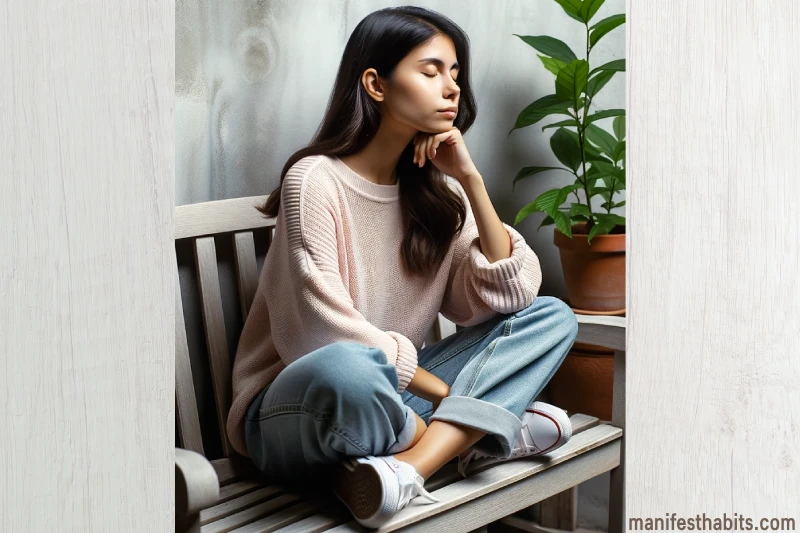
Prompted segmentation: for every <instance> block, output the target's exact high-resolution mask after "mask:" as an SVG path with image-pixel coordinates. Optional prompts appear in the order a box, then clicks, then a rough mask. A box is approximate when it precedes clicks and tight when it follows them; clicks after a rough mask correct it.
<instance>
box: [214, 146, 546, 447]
mask: <svg viewBox="0 0 800 533" xmlns="http://www.w3.org/2000/svg"><path fill="white" fill-rule="evenodd" d="M447 180H448V183H450V184H451V186H452V187H453V188H454V190H456V191H457V192H458V193H459V194H460V195H461V196H462V197H463V198H464V201H465V204H466V205H467V219H466V223H465V225H464V229H463V231H462V232H461V234H460V236H459V237H457V238H456V239H454V240H453V244H452V245H451V247H450V251H449V252H448V255H447V256H446V258H445V260H444V261H443V262H442V264H441V266H440V267H439V269H438V270H437V271H436V273H435V274H433V275H432V276H430V277H428V278H427V279H415V278H411V277H408V276H406V274H405V273H404V271H403V268H402V266H401V262H400V245H401V242H402V240H403V228H402V224H401V221H402V219H401V210H400V202H399V201H398V199H399V187H400V186H399V185H378V184H376V183H373V182H371V181H369V180H367V179H366V178H364V177H362V176H360V175H359V174H357V173H356V172H355V171H353V170H351V169H350V167H348V166H347V165H345V164H344V162H342V161H341V160H340V159H338V158H332V157H328V156H324V155H317V156H309V157H305V158H303V159H301V160H300V161H298V162H297V163H296V164H294V165H293V166H292V168H291V169H290V170H289V172H288V173H287V174H286V177H285V179H284V183H283V187H282V189H281V207H280V210H279V213H278V218H277V222H276V227H275V238H274V239H273V242H272V244H271V245H270V248H269V251H268V253H267V256H266V259H265V262H264V267H263V270H262V272H261V276H260V279H259V282H258V289H257V292H256V295H255V299H254V300H253V304H252V307H251V309H250V312H249V314H248V315H247V319H246V320H245V324H244V329H243V331H242V335H241V338H240V340H239V345H238V348H237V351H236V359H235V361H234V364H233V375H232V379H233V402H232V405H231V410H230V413H229V414H228V422H227V428H226V429H227V432H228V437H229V438H230V441H231V445H232V446H233V448H234V449H235V450H236V451H237V452H239V453H240V454H242V455H245V456H247V448H246V446H245V437H244V417H245V414H246V412H247V408H248V406H249V405H250V402H252V400H253V399H254V398H255V397H256V396H257V395H258V393H259V392H260V391H261V390H262V389H263V388H264V387H266V386H267V385H268V384H269V383H271V382H272V381H273V380H274V379H275V378H276V376H277V375H278V373H280V371H281V370H283V369H284V368H285V367H286V366H287V365H289V364H290V363H292V361H296V360H297V359H299V358H300V357H302V356H303V355H305V354H307V353H309V352H312V351H314V350H316V349H317V348H320V347H322V346H325V345H328V344H331V343H335V342H339V341H351V342H358V343H360V344H363V345H365V346H373V347H378V348H380V349H381V350H383V351H384V352H385V353H386V359H387V361H388V362H389V363H391V364H393V365H394V366H395V367H396V369H397V376H398V382H399V386H398V391H397V392H398V393H401V392H403V391H404V390H405V389H406V386H407V385H408V382H409V381H411V378H412V377H413V376H414V373H415V371H416V368H417V350H419V349H420V348H421V347H422V344H423V342H424V339H425V335H426V333H427V332H428V331H429V330H430V328H431V326H432V325H433V322H434V320H435V319H436V317H437V314H438V313H439V312H441V313H442V314H443V315H444V316H445V317H447V318H448V319H449V320H451V321H453V322H455V323H456V324H459V325H461V326H471V325H474V324H479V323H481V322H483V321H485V320H488V319H489V318H491V317H493V316H496V315H497V314H498V313H513V312H516V311H519V310H520V309H524V308H525V307H527V306H528V305H530V304H531V303H532V302H533V300H534V298H535V297H536V295H537V294H538V291H539V286H540V285H541V280H542V274H541V269H540V266H539V260H538V258H537V257H536V254H535V253H534V252H533V250H532V249H531V248H530V247H529V246H528V245H527V243H526V242H525V239H524V238H523V237H522V235H520V234H519V233H518V232H517V231H516V230H515V229H514V228H512V227H511V226H509V225H507V224H504V226H505V228H506V230H508V233H509V235H510V236H511V242H512V243H513V247H514V249H513V252H512V254H511V257H508V258H506V259H501V260H499V261H496V262H494V263H489V261H488V260H487V258H486V256H484V255H483V254H482V253H481V249H480V240H479V236H478V229H477V226H476V225H475V219H474V216H473V214H472V210H471V209H470V207H469V200H468V198H467V196H466V194H465V193H464V190H463V188H462V187H461V185H460V184H459V183H458V181H457V180H455V179H454V178H452V177H450V176H448V177H447Z"/></svg>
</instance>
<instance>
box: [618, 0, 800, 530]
mask: <svg viewBox="0 0 800 533" xmlns="http://www.w3.org/2000/svg"><path fill="white" fill-rule="evenodd" d="M627 13H628V18H627V24H626V26H627V30H628V32H629V35H628V42H627V50H628V51H627V54H626V57H627V67H628V75H627V82H628V94H627V97H628V114H627V116H628V146H627V153H628V176H629V178H628V203H627V208H628V211H627V214H628V228H627V231H628V250H627V253H628V271H627V272H628V293H627V295H628V305H627V309H628V313H627V315H628V331H627V335H628V337H627V342H628V350H627V356H628V357H627V369H626V370H627V392H626V399H627V417H626V422H627V423H626V438H627V442H626V452H627V461H626V476H627V478H626V494H627V500H626V501H627V514H628V517H629V518H630V517H640V518H648V517H650V518H656V517H658V518H664V516H665V515H666V514H667V513H673V512H674V513H676V518H684V519H686V518H690V517H695V516H696V515H697V514H698V513H705V515H706V516H707V517H710V518H720V519H722V518H723V517H724V516H727V517H733V513H738V514H739V515H744V517H749V518H752V519H754V520H758V519H761V518H776V517H793V518H794V519H795V528H797V529H798V530H800V510H799V509H800V507H798V502H800V355H799V354H798V351H799V350H800V348H798V347H799V346H800V278H799V277H798V269H799V268H800V254H799V252H798V250H799V249H800V245H798V243H799V242H800V239H798V237H797V231H796V225H797V221H798V220H800V200H798V199H799V198H800V179H798V171H797V166H798V165H797V158H796V155H797V153H798V149H800V128H798V121H799V120H800V113H799V112H798V109H800V107H799V106H798V99H800V63H799V62H798V61H799V60H798V50H800V3H798V2H797V1H796V0H773V1H769V2H764V1H759V0H738V1H735V2H728V1H715V2H712V1H708V0H704V1H697V0H669V1H661V2H650V1H636V0H629V1H628V6H627ZM701 516H702V515H701ZM753 525H754V526H755V527H758V526H759V524H758V523H754V524H753ZM666 527H667V528H672V529H674V530H677V529H678V523H677V522H676V523H675V524H674V525H672V524H670V525H667V526H666ZM730 527H731V528H732V527H733V526H732V525H731V526H730ZM737 527H738V529H740V530H741V529H742V526H741V525H738V524H737ZM705 528H706V529H709V526H708V525H705ZM726 529H727V528H726ZM786 530H787V531H788V529H786Z"/></svg>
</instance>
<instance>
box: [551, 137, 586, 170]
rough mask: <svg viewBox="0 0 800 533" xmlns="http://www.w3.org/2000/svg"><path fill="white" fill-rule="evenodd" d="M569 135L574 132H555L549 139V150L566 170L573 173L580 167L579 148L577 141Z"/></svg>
mask: <svg viewBox="0 0 800 533" xmlns="http://www.w3.org/2000/svg"><path fill="white" fill-rule="evenodd" d="M570 133H574V132H570V131H569V130H567V129H565V128H559V129H558V130H556V132H555V133H554V134H553V136H552V137H550V148H551V149H552V150H553V153H554V154H555V156H556V158H558V160H559V161H561V162H562V163H563V164H564V165H566V166H567V168H571V169H572V170H573V171H575V170H578V168H579V167H580V166H581V147H580V144H578V141H577V139H576V138H575V137H573V136H572V135H570ZM576 136H577V134H576Z"/></svg>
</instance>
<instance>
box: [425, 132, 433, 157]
mask: <svg viewBox="0 0 800 533" xmlns="http://www.w3.org/2000/svg"><path fill="white" fill-rule="evenodd" d="M435 140H436V137H431V138H430V139H428V142H427V144H426V145H425V149H426V150H425V155H426V156H427V157H428V159H433V143H434V141H435Z"/></svg>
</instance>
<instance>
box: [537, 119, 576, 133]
mask: <svg viewBox="0 0 800 533" xmlns="http://www.w3.org/2000/svg"><path fill="white" fill-rule="evenodd" d="M562 126H574V127H576V128H577V127H578V126H580V123H579V122H578V121H577V120H575V119H574V118H568V119H567V120H562V121H561V122H554V123H552V124H548V125H547V126H542V131H544V130H546V129H547V128H560V127H562Z"/></svg>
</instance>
